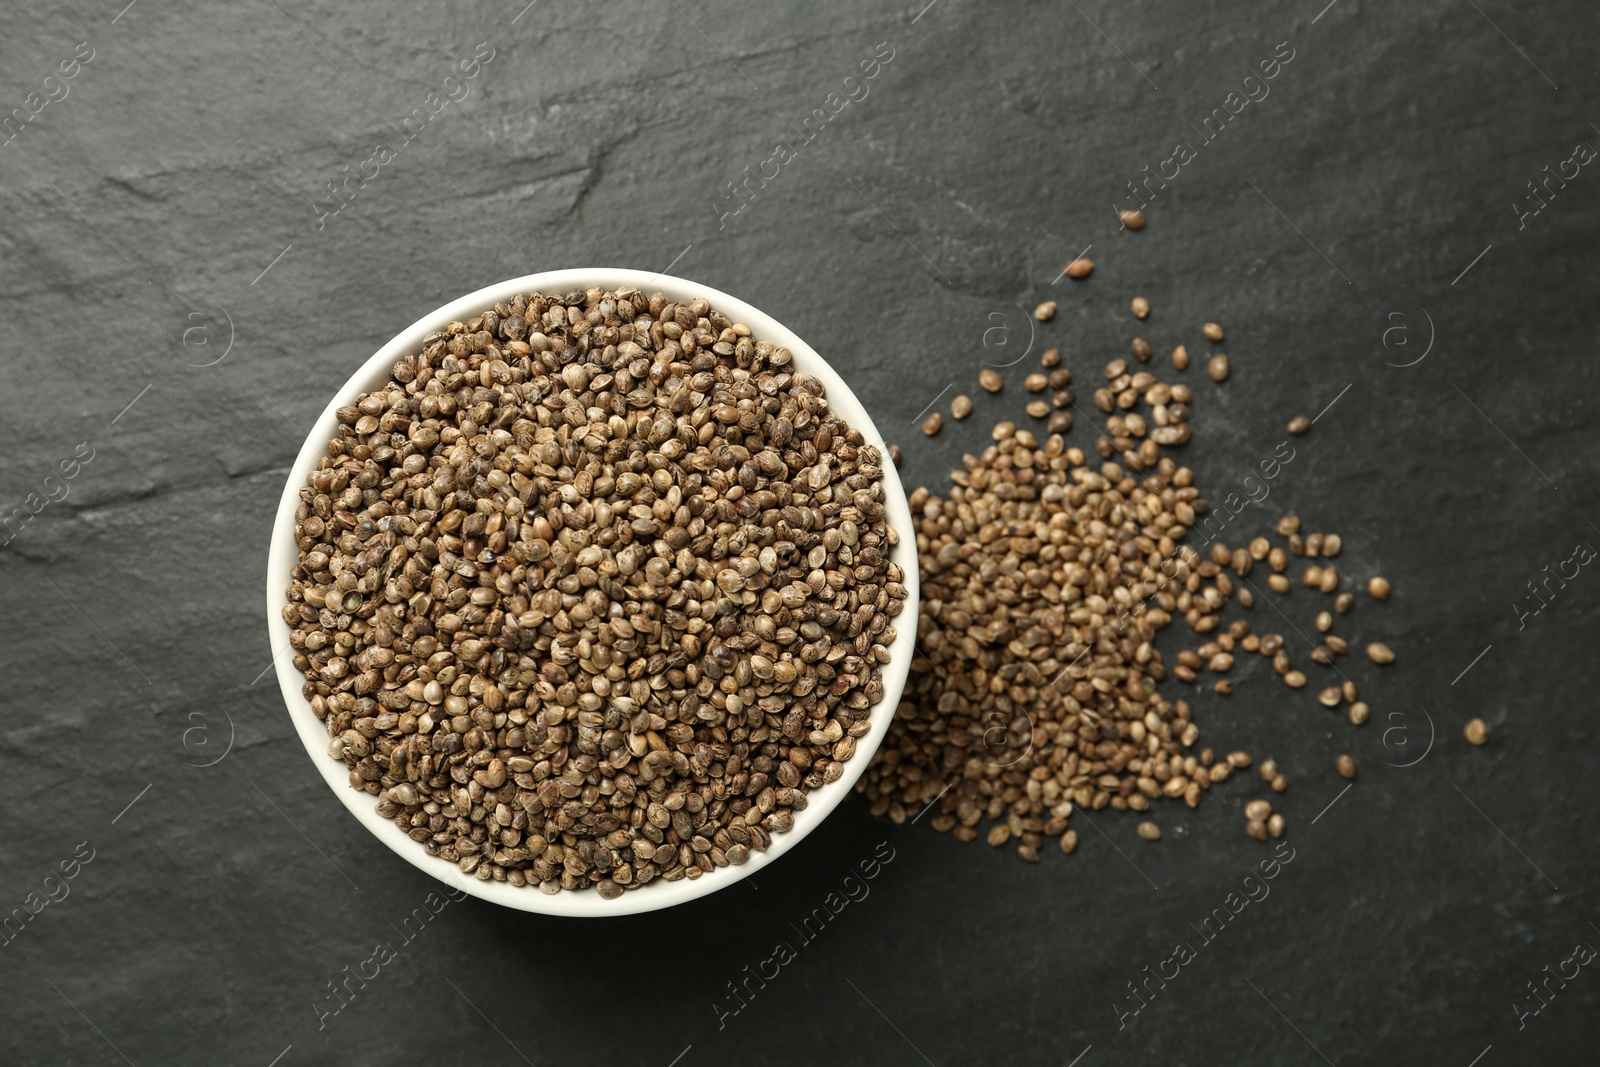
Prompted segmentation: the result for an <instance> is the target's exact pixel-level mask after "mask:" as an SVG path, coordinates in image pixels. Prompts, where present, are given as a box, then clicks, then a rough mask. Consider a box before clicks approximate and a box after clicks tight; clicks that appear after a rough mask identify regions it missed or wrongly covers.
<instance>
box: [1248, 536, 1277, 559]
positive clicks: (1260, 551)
mask: <svg viewBox="0 0 1600 1067" xmlns="http://www.w3.org/2000/svg"><path fill="white" fill-rule="evenodd" d="M1270 551H1272V543H1271V542H1270V541H1268V540H1267V539H1266V538H1265V537H1256V538H1252V539H1251V541H1250V558H1251V559H1253V560H1255V561H1256V562H1258V563H1259V562H1260V561H1261V560H1264V559H1266V558H1267V553H1268V552H1270Z"/></svg>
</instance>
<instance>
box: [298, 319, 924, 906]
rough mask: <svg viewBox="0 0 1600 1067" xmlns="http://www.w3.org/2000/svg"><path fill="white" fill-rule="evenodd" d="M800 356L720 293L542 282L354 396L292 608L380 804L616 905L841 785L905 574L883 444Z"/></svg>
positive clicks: (305, 497) (322, 714)
mask: <svg viewBox="0 0 1600 1067" xmlns="http://www.w3.org/2000/svg"><path fill="white" fill-rule="evenodd" d="M790 362H791V355H790V352H789V351H788V350H787V349H785V348H783V347H780V346H774V345H773V344H771V343H769V342H766V341H762V340H759V339H757V338H754V337H752V336H751V333H750V330H749V329H748V328H747V327H746V326H745V325H743V324H741V323H736V322H733V321H731V320H730V319H729V318H728V317H727V316H726V315H724V314H722V313H721V312H719V311H716V310H714V309H712V308H711V307H710V306H709V305H708V304H707V302H706V301H705V300H703V299H696V300H693V301H690V302H689V303H686V304H685V303H675V302H672V301H669V300H668V299H667V298H666V297H665V296H663V295H662V294H661V293H654V294H649V295H646V294H645V293H643V292H641V291H639V290H637V289H632V288H620V289H617V290H616V291H614V292H611V291H602V290H601V289H598V288H591V289H588V290H575V291H573V292H570V293H567V294H565V295H563V296H550V295H545V294H540V293H534V294H529V295H525V296H524V295H519V296H517V297H515V298H514V299H512V300H511V301H510V302H509V303H500V304H496V305H495V306H494V307H493V308H492V309H490V310H486V311H484V312H483V314H481V315H479V316H476V317H474V318H472V319H471V320H470V321H468V322H465V323H463V322H452V323H450V324H449V325H448V326H446V327H445V328H444V329H443V330H440V331H438V332H435V333H432V334H429V335H428V336H427V337H426V338H424V340H423V348H422V351H420V352H418V353H416V354H414V355H409V356H407V357H405V358H404V359H402V360H400V362H399V363H397V364H396V365H395V367H394V372H393V374H394V376H393V380H391V381H390V382H388V383H387V384H386V385H385V386H383V387H382V388H379V389H375V390H373V391H371V392H368V393H364V394H362V395H361V397H360V398H359V399H358V401H357V402H356V403H355V404H352V405H350V406H348V407H344V408H341V409H340V410H339V412H338V436H337V437H335V438H334V439H333V440H332V441H330V442H329V444H328V449H327V454H326V455H325V456H324V457H323V458H322V459H321V460H320V461H319V462H318V464H317V468H316V470H315V471H314V472H312V473H311V474H310V475H308V476H307V479H306V485H305V486H304V487H303V488H302V489H301V490H300V498H301V504H300V506H299V508H298V510H297V511H296V514H295V518H296V527H295V539H296V542H297V544H298V546H299V562H298V564H297V565H296V566H295V567H294V569H293V571H292V578H293V581H292V584H291V585H290V587H289V589H288V591H287V594H288V603H287V604H286V605H285V606H284V610H283V617H284V619H285V621H286V622H287V623H288V624H289V625H290V626H291V627H292V634H291V644H292V645H293V647H294V649H295V651H296V655H295V659H294V663H295V666H296V667H297V669H299V670H300V671H302V672H303V673H304V674H305V676H306V684H305V686H304V690H303V691H304V694H305V696H306V698H307V699H308V700H309V701H310V704H311V707H312V709H313V711H314V712H315V713H316V715H317V716H318V717H319V718H321V719H322V720H323V721H324V722H325V723H326V725H327V729H328V735H329V737H330V738H331V744H330V746H329V749H328V751H329V755H330V756H333V757H335V758H338V759H342V760H343V761H344V762H345V763H346V764H347V765H348V766H349V768H350V784H351V785H352V786H353V787H354V788H357V789H360V790H363V791H365V792H367V793H369V794H371V795H373V796H375V797H377V798H378V801H377V810H378V813H379V814H380V815H382V816H383V817H384V818H386V819H392V820H394V822H395V823H396V824H397V825H399V826H400V827H401V829H403V830H405V831H406V833H408V834H409V835H410V836H411V838H412V839H413V840H415V841H417V842H418V843H419V844H420V846H421V847H423V848H425V849H426V850H427V851H428V853H429V854H431V855H435V856H438V857H441V858H442V859H445V860H449V861H451V862H454V863H457V864H458V865H459V866H460V869H461V870H462V871H464V872H467V873H469V874H473V875H474V876H475V877H477V878H479V879H490V878H492V879H495V880H498V881H505V882H509V883H511V884H513V885H525V884H528V883H537V884H538V885H539V887H540V888H541V889H543V890H545V891H547V892H552V893H554V892H559V891H560V890H561V889H587V888H594V889H596V890H598V891H599V893H600V894H601V895H602V896H604V897H607V898H614V897H617V896H620V895H621V894H622V893H623V892H624V890H627V889H631V888H634V887H636V886H640V885H644V884H646V883H648V882H650V881H652V880H654V879H657V878H660V879H664V880H667V881H672V880H677V879H681V878H698V877H700V876H702V875H704V874H706V873H708V872H710V871H713V870H715V869H716V868H717V867H720V866H725V865H729V864H733V865H737V864H741V863H744V862H746V861H747V860H748V859H749V857H750V854H751V852H752V851H762V850H765V849H766V848H768V847H769V845H770V844H771V840H772V835H774V834H778V833H782V832H784V831H785V830H787V829H789V828H790V826H791V825H792V824H793V818H794V816H793V813H794V812H795V811H797V810H800V809H802V808H804V807H805V805H806V794H807V792H808V791H809V790H811V789H815V788H818V787H819V786H821V785H823V784H824V783H827V782H832V781H836V780H838V778H839V777H840V776H841V775H842V773H843V764H844V763H845V761H847V760H849V759H850V758H851V756H852V755H853V754H854V751H855V745H856V739H857V738H859V737H861V736H862V735H863V734H865V733H866V732H867V731H868V726H869V723H868V713H869V711H870V709H871V707H872V705H873V704H874V703H876V702H878V701H879V700H880V699H881V697H882V695H883V682H882V678H881V670H882V666H883V664H885V663H886V662H888V651H887V650H888V648H889V646H890V645H891V644H892V643H893V641H894V637H895V629H894V626H893V625H892V620H893V619H894V617H895V616H896V615H897V614H898V613H899V612H900V609H901V606H902V603H903V601H904V598H905V596H906V589H905V587H904V585H902V584H901V583H902V577H903V576H902V574H901V572H900V569H899V568H898V567H897V566H895V565H894V564H893V563H891V562H890V560H889V554H890V550H891V548H892V547H893V546H894V545H895V544H896V543H897V542H898V534H897V532H896V531H895V530H894V529H893V528H891V527H889V526H888V525H887V524H886V522H885V508H884V490H883V485H882V480H881V476H882V467H881V464H882V462H883V457H882V456H881V455H880V453H879V451H878V449H876V448H874V447H872V446H871V445H868V444H866V443H865V441H864V440H863V438H862V435H861V433H860V432H859V431H858V430H855V429H851V428H850V427H849V426H847V425H845V423H844V422H843V421H842V420H841V419H840V418H839V416H838V415H837V414H835V413H834V412H833V411H832V410H830V408H829V406H828V403H827V400H826V398H825V397H824V395H823V385H822V383H821V382H820V381H819V380H817V379H816V378H814V377H810V376H807V375H805V374H802V373H797V372H795V371H794V370H793V369H792V368H791V366H790Z"/></svg>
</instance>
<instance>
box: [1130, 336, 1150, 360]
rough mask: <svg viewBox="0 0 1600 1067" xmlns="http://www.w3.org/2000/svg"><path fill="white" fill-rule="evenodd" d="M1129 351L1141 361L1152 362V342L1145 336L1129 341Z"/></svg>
mask: <svg viewBox="0 0 1600 1067" xmlns="http://www.w3.org/2000/svg"><path fill="white" fill-rule="evenodd" d="M1128 351H1129V352H1131V353H1133V358H1134V359H1136V360H1138V361H1139V362H1140V363H1148V362H1150V342H1149V341H1146V340H1145V339H1144V338H1143V337H1135V338H1134V339H1133V340H1132V341H1131V342H1129V344H1128Z"/></svg>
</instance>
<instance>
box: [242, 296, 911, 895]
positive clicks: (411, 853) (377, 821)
mask: <svg viewBox="0 0 1600 1067" xmlns="http://www.w3.org/2000/svg"><path fill="white" fill-rule="evenodd" d="M596 285H598V286H600V287H602V288H604V289H615V288H617V287H618V286H622V285H631V286H634V287H635V288H638V289H640V290H642V291H644V292H646V293H652V292H655V291H657V290H659V291H661V292H662V293H665V294H666V295H667V297H668V298H669V299H671V300H675V301H679V302H682V303H687V302H689V301H690V300H692V299H694V298H695V297H697V296H698V297H704V298H705V299H706V300H708V301H710V303H711V306H712V307H713V308H715V309H716V310H718V311H721V312H722V313H724V314H725V315H727V316H728V317H729V318H731V319H733V320H734V321H735V322H743V323H745V324H746V325H748V326H749V327H750V330H751V333H752V334H753V335H754V336H755V337H756V339H758V340H762V341H770V342H772V343H773V344H778V345H784V346H786V347H787V348H788V349H789V351H790V352H792V353H793V355H794V359H793V363H792V367H793V369H794V370H796V371H799V372H803V373H806V374H809V375H812V376H814V377H816V378H820V379H821V380H822V382H823V383H824V384H825V385H826V387H827V399H828V404H829V406H830V407H831V408H832V409H833V410H834V411H835V412H836V413H837V414H838V415H839V416H840V417H842V418H843V419H844V420H845V421H846V422H847V423H848V424H849V425H850V426H851V427H853V428H855V429H857V430H860V431H861V433H862V435H863V436H864V437H865V438H866V439H867V441H868V442H869V443H870V444H873V445H876V446H877V447H878V448H879V450H881V451H882V452H883V454H884V463H883V486H884V495H885V505H886V506H887V509H888V522H889V524H890V525H892V526H893V527H895V529H896V530H898V531H899V533H900V544H899V545H897V546H896V547H895V549H894V550H893V552H892V553H891V554H890V559H891V560H892V561H893V562H895V563H896V564H898V565H899V566H900V569H901V570H902V571H903V572H904V573H905V577H904V579H903V581H904V584H905V587H906V601H905V606H904V608H903V610H902V611H901V613H900V615H899V616H897V617H896V619H895V629H896V631H897V636H896V639H895V642H894V644H893V645H892V646H891V647H890V650H889V651H890V660H889V663H888V665H887V666H886V667H884V669H883V699H882V700H881V701H879V702H878V704H877V705H875V706H874V707H873V708H872V710H871V713H870V721H871V723H872V729H871V730H870V731H869V732H868V733H867V734H865V735H864V736H862V737H861V738H860V739H859V742H858V744H857V745H856V753H855V755H854V756H853V757H852V758H851V759H850V761H849V762H848V763H846V764H845V765H844V767H845V771H844V776H843V777H841V778H840V779H839V780H838V781H836V782H830V783H828V784H827V785H824V786H822V787H821V788H820V789H813V790H810V792H809V793H808V794H807V797H806V800H807V804H806V807H805V809H804V810H803V811H796V812H795V813H794V826H793V828H791V829H790V830H789V831H788V832H787V833H782V834H774V835H773V838H772V847H771V848H769V849H768V850H767V851H766V852H755V851H752V852H751V854H750V859H749V862H747V863H745V864H743V865H741V866H738V867H719V868H717V869H716V870H714V871H712V872H711V873H710V874H707V875H705V876H703V877H701V878H696V879H693V880H690V879H688V878H684V879H680V880H679V881H676V882H666V881H662V880H660V879H657V880H656V881H653V882H651V883H650V884H648V885H644V886H641V887H639V888H638V889H633V890H629V891H628V892H626V893H623V894H622V896H620V897H618V898H617V899H615V900H604V899H602V898H601V896H600V894H599V893H596V892H594V891H593V890H584V891H581V892H574V891H568V890H563V891H562V892H560V893H557V894H553V895H552V894H548V893H544V892H541V891H540V890H539V888H538V887H537V886H536V885H528V886H522V887H520V888H519V887H517V886H513V885H511V884H509V883H507V882H496V881H492V880H491V881H479V880H478V879H477V878H475V877H470V876H468V875H464V874H462V873H461V871H460V870H459V869H458V868H457V867H456V865H455V864H454V863H451V862H449V861H448V860H442V859H437V858H435V857H433V856H429V855H428V854H427V853H426V852H425V851H424V850H423V848H422V846H421V845H420V844H418V843H417V842H415V841H413V840H411V839H410V838H409V837H408V836H406V834H405V833H404V832H402V831H401V830H400V828H399V827H397V826H396V825H395V824H394V823H393V822H391V821H389V820H388V819H383V818H380V817H379V816H378V814H377V812H376V811H375V810H374V809H375V807H376V804H377V800H376V798H374V797H372V796H371V795H369V794H367V793H364V792H361V791H359V790H356V789H352V788H351V787H350V784H349V770H348V768H347V767H346V766H345V764H344V762H343V761H342V760H336V759H333V758H331V757H329V756H328V733H327V729H326V727H325V726H324V725H323V723H322V721H321V720H319V719H318V718H317V717H316V715H315V714H313V713H312V711H311V705H310V702H308V701H307V700H306V699H305V697H304V696H302V695H301V687H302V685H303V684H304V682H305V678H304V676H302V675H301V673H300V672H299V671H298V670H296V669H295V667H294V664H293V662H292V661H293V658H294V657H293V656H291V655H288V654H287V653H288V649H289V633H290V628H289V625H288V624H287V623H286V622H284V621H283V614H282V612H283V604H284V594H285V590H287V589H288V587H289V571H290V568H291V567H293V566H294V564H295V562H296V560H298V558H299V552H298V549H297V547H296V545H295V541H294V526H295V518H294V513H295V509H296V508H297V507H298V506H299V503H300V496H299V493H300V487H301V486H303V485H304V484H305V479H306V475H307V474H309V473H310V472H311V471H312V470H314V469H315V468H316V464H317V460H318V459H319V458H320V457H321V456H323V455H324V454H325V450H326V448H327V444H328V442H329V441H330V440H331V439H332V438H334V437H335V436H336V435H337V429H336V427H337V419H336V418H335V416H334V412H335V411H337V410H338V409H339V408H340V407H343V406H344V405H346V404H353V403H355V401H356V397H357V396H359V395H360V394H361V393H363V392H368V391H371V390H373V389H376V388H379V387H381V386H382V385H383V384H384V383H386V382H388V381H389V380H390V375H391V371H392V369H393V367H394V365H395V363H396V362H397V361H398V360H399V359H400V358H401V357H402V356H406V355H410V354H412V353H415V352H420V351H422V348H423V345H422V338H423V337H424V336H425V335H426V334H427V333H429V332H430V331H432V330H437V329H442V328H443V327H444V326H445V324H446V323H449V322H451V321H452V320H461V321H465V320H467V319H470V318H471V317H472V316H474V315H477V314H480V313H482V312H483V311H485V310H487V309H488V308H489V307H491V306H493V305H494V304H495V303H497V302H499V301H507V302H509V301H510V300H511V298H512V297H513V296H515V295H516V294H517V293H532V292H536V291H537V292H544V293H549V294H560V293H566V292H569V291H571V290H572V289H577V288H588V287H590V286H596ZM888 455H889V449H888V445H887V444H885V442H884V440H883V435H882V434H880V433H879V432H878V430H877V427H876V426H874V425H873V423H872V418H871V417H870V416H869V415H868V414H867V409H866V408H864V407H862V405H861V402H860V401H859V400H857V399H856V397H855V394H854V393H852V392H851V391H850V387H849V386H848V385H846V384H845V381H844V379H843V378H841V377H840V376H839V373H838V372H837V371H835V370H834V369H833V367H831V366H830V365H829V364H828V363H827V361H825V360H824V359H823V358H822V357H821V356H819V355H818V354H817V353H816V351H815V350H814V349H813V348H812V347H811V346H810V345H808V344H806V343H805V342H804V341H802V340H801V339H800V338H799V337H798V336H797V335H796V334H795V333H794V331H792V330H790V329H789V328H788V327H786V326H784V325H783V324H782V323H781V322H779V321H778V320H777V319H774V318H773V317H772V316H770V315H767V314H765V313H763V312H762V311H760V310H758V309H756V308H754V307H751V306H750V305H749V304H746V303H745V302H744V301H742V300H739V299H737V298H736V297H732V296H729V295H728V294H727V293H721V292H718V291H717V290H715V289H712V288H710V287H708V286H704V285H699V284H696V283H694V282H690V281H685V280H684V279H682V278H673V277H670V276H667V275H664V274H650V273H648V272H646V271H639V270H620V269H611V268H604V267H595V268H581V269H574V270H556V271H548V272H546V273H543V274H530V275H527V276H526V277H522V278H513V279H511V280H509V281H504V282H500V283H499V284H497V285H491V286H488V287H486V288H483V289H479V290H478V291H477V292H475V293H470V294H468V295H466V296H463V297H461V298H460V299H459V300H452V301H451V302H450V303H448V304H446V305H445V306H444V307H441V308H439V309H438V310H436V311H430V312H429V313H428V314H426V315H424V316H422V318H420V319H418V320H417V321H416V322H414V323H412V324H411V325H410V326H408V327H406V328H405V329H404V330H402V331H400V333H399V335H397V336H396V337H395V338H394V340H392V341H390V342H389V343H388V344H386V345H384V346H383V347H382V348H380V349H379V350H378V351H377V352H376V353H375V354H374V355H373V356H372V358H371V359H369V360H367V361H366V363H364V364H363V365H362V366H361V367H360V368H359V369H358V370H357V371H356V372H355V373H354V374H353V375H351V376H350V380H349V381H347V382H345V383H344V385H343V386H342V387H340V389H339V391H338V393H336V394H335V395H334V397H333V399H332V400H330V401H329V402H328V406H327V407H326V408H324V409H323V411H322V415H321V416H320V417H319V418H318V419H317V422H316V425H315V426H313V427H312V429H311V433H310V434H309V435H308V436H307V437H306V440H305V444H303V445H302V446H301V448H300V454H299V455H298V456H296V457H295V461H294V466H293V467H292V468H291V470H290V472H289V480H288V483H287V484H286V485H285V486H284V489H283V498H282V500H280V501H279V503H278V514H277V518H276V520H275V524H274V526H273V531H272V545H271V548H270V549H269V551H268V553H267V630H268V632H269V634H270V635H271V639H272V654H273V657H274V660H273V662H274V666H275V669H276V670H277V676H278V686H279V688H280V689H281V690H282V691H283V699H284V702H285V703H286V704H287V705H288V708H289V717H290V718H291V719H292V720H293V721H294V727H295V730H296V732H298V733H299V735H300V740H301V742H302V743H303V744H304V745H305V747H306V754H307V755H309V756H310V757H311V762H312V763H313V764H314V765H315V766H316V768H317V770H318V771H319V772H321V774H322V777H323V779H324V780H325V781H326V782H327V783H328V788H329V789H332V790H333V793H334V795H335V796H337V797H338V798H339V799H340V800H341V801H342V802H343V803H344V806H345V807H346V808H349V809H350V813H351V814H352V815H354V816H355V817H356V818H357V819H358V820H360V822H361V825H363V826H365V827H366V828H367V829H368V830H370V831H371V832H372V834H373V836H375V837H377V838H378V839H379V840H380V841H382V842H383V843H384V844H386V845H388V846H389V847H390V848H391V849H393V850H394V852H395V854H396V855H398V856H399V857H400V858H401V859H404V860H406V861H407V862H408V863H410V864H412V865H413V866H415V867H416V868H417V869H418V870H421V871H423V872H425V873H427V874H429V875H431V876H433V877H434V878H437V879H439V880H440V881H441V882H445V883H446V884H448V885H452V886H455V887H457V888H459V889H461V890H462V891H464V892H466V893H470V894H471V895H473V896H475V897H481V898H483V899H484V900H489V901H493V902H494V903H496V904H503V905H505V906H506V907H508V908H517V909H519V910H522V911H533V912H541V913H543V914H547V915H581V916H603V915H628V914H631V913H633V912H641V911H653V910H655V909H657V908H666V907H670V906H672V905H674V904H682V903H683V902H684V901H686V900H692V899H694V898H696V897H703V896H705V895H706V894H708V893H714V892H716V891H717V890H719V889H724V888H726V887H727V886H730V885H732V884H733V883H734V882H736V881H738V880H739V879H741V878H745V877H748V876H749V875H753V874H755V873H756V872H757V871H760V870H762V869H764V868H765V867H766V866H767V865H768V864H770V863H772V862H773V861H774V860H776V859H777V858H778V857H779V856H781V855H783V854H784V853H785V852H788V851H789V850H790V849H792V848H794V846H796V845H798V844H799V843H800V841H801V840H802V839H803V838H804V837H805V836H806V835H807V834H809V833H810V832H811V831H812V830H814V829H816V828H817V826H818V824H820V823H821V822H822V820H823V819H825V818H827V816H828V813H829V812H831V811H832V810H833V809H834V808H836V807H838V806H839V804H840V802H841V801H843V800H844V798H845V797H847V796H848V795H849V794H850V791H851V788H852V787H853V786H854V785H855V783H856V780H857V779H859V778H860V777H861V775H862V772H864V771H865V770H866V769H867V764H868V763H869V762H871V760H872V755H873V753H874V752H876V751H877V749H878V745H879V744H881V743H882V741H883V738H884V735H885V734H886V733H887V732H888V729H889V720H890V719H891V718H892V717H893V715H894V709H895V707H896V706H897V705H898V704H899V703H900V694H901V692H902V691H903V690H904V689H905V684H906V676H907V674H908V673H909V672H910V669H911V657H912V654H913V649H914V646H915V643H916V623H917V586H918V583H917V555H916V536H915V533H914V531H913V528H912V525H911V510H910V507H909V506H908V505H907V503H906V494H905V489H904V488H903V487H902V486H901V484H900V478H899V475H898V474H896V472H895V469H894V464H893V463H891V462H889V460H888Z"/></svg>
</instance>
